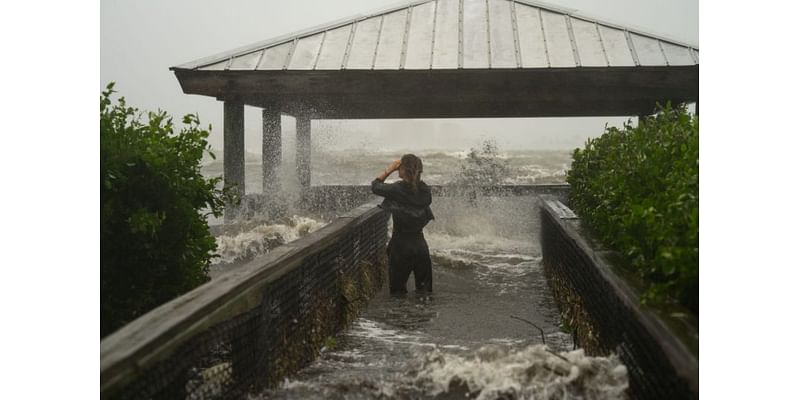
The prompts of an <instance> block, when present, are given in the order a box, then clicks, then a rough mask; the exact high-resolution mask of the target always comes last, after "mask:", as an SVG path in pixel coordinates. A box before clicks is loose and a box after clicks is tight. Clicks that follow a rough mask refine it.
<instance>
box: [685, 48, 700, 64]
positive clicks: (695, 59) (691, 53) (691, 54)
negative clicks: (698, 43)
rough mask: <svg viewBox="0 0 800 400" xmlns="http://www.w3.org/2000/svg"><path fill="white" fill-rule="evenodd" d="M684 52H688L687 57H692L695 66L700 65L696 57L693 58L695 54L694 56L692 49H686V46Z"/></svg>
mask: <svg viewBox="0 0 800 400" xmlns="http://www.w3.org/2000/svg"><path fill="white" fill-rule="evenodd" d="M686 51H688V52H689V56H691V57H692V61H694V63H695V64H700V63H699V62H698V61H697V57H695V54H694V49H693V48H691V47H688V46H687V47H686Z"/></svg>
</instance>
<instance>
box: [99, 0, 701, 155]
mask: <svg viewBox="0 0 800 400" xmlns="http://www.w3.org/2000/svg"><path fill="white" fill-rule="evenodd" d="M551 3H552V4H554V5H557V6H559V7H563V8H570V9H575V10H578V11H579V12H580V13H581V14H583V15H588V16H592V17H595V18H597V19H599V20H602V21H607V22H613V23H617V24H620V25H623V26H627V27H630V28H635V29H639V30H642V31H645V32H649V33H653V34H658V35H661V36H665V37H667V38H672V39H675V40H678V41H681V42H687V43H691V44H698V43H699V40H698V27H699V22H698V21H699V16H698V4H697V1H696V0H672V1H668V2H667V1H660V0H602V1H600V0H561V1H551ZM395 4H398V0H337V1H321V0H291V1H289V0H283V1H276V0H260V1H255V0H239V1H226V2H222V1H209V0H169V1H163V0H137V1H130V0H103V1H102V2H100V83H99V88H100V89H101V90H102V88H104V87H105V85H106V83H107V82H109V81H115V82H116V89H117V90H118V91H119V92H120V94H121V95H123V96H125V98H126V100H127V101H128V103H129V104H130V105H132V106H135V107H138V108H140V109H146V110H155V109H158V108H160V109H163V110H166V111H167V112H169V113H170V114H171V115H173V116H174V117H176V121H179V120H180V118H178V117H180V116H182V115H184V114H187V113H190V112H197V113H199V114H200V120H201V122H202V123H203V124H204V125H207V124H208V123H211V124H212V126H213V129H212V133H211V138H210V139H209V140H210V142H211V144H212V146H214V147H216V148H221V146H222V103H221V102H218V101H217V100H215V99H214V98H211V97H205V96H197V95H186V94H183V92H182V91H181V89H180V86H179V85H178V81H177V79H176V78H175V76H174V74H173V73H172V72H171V71H169V67H171V66H175V65H179V64H182V63H185V62H188V61H192V60H195V59H198V58H202V57H205V56H208V55H212V54H216V53H219V52H222V51H226V50H230V49H233V48H236V47H240V46H243V45H247V44H250V43H254V42H259V41H262V40H265V39H269V38H272V37H275V36H280V35H284V34H287V33H290V32H294V31H298V30H302V29H306V28H309V27H313V26H316V25H321V24H325V23H327V22H331V21H335V20H338V19H341V18H345V17H349V16H353V15H356V14H364V13H368V12H371V11H376V10H379V9H382V8H385V7H387V6H391V5H395ZM98 94H99V92H98ZM625 119H626V118H538V119H503V120H432V121H431V120H428V121H425V120H414V121H394V120H393V121H372V120H370V121H315V122H314V124H313V125H312V129H313V133H312V134H313V140H314V142H315V148H317V149H320V148H332V149H343V148H357V147H365V146H366V147H379V148H381V149H386V150H392V149H428V148H430V149H432V148H437V149H454V150H460V149H466V148H468V147H471V146H474V145H476V144H477V143H478V142H479V141H480V140H482V139H484V138H493V139H495V140H497V142H498V144H499V145H500V148H501V149H503V150H505V149H530V148H545V149H554V148H556V149H557V148H564V149H570V148H574V147H578V146H581V145H582V144H583V143H584V141H585V140H586V138H587V137H592V136H598V135H600V134H601V133H602V130H603V126H604V124H605V123H606V122H608V123H609V125H620V124H621V123H622V121H624V120H625ZM284 122H285V123H286V125H290V126H293V122H294V121H293V119H291V118H284ZM260 126H261V123H260V112H259V111H258V110H257V109H255V108H250V107H247V108H246V110H245V146H246V148H247V150H248V151H249V152H253V153H260V151H261V139H260V137H261V136H260V135H261V133H260ZM284 129H285V130H284V137H285V142H286V143H287V144H291V142H292V141H293V140H292V139H293V135H292V133H293V130H291V129H289V130H288V132H287V129H286V128H284ZM397 132H416V134H413V135H404V136H405V137H402V138H398V135H397Z"/></svg>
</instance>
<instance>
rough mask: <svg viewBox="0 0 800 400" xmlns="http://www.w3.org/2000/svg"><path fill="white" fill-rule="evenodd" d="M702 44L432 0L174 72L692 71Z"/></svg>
mask: <svg viewBox="0 0 800 400" xmlns="http://www.w3.org/2000/svg"><path fill="white" fill-rule="evenodd" d="M698 64H699V50H698V48H697V47H696V46H692V45H688V44H685V43H680V42H677V41H674V40H669V39H665V38H662V37H658V36H655V35H652V34H647V33H644V32H639V31H634V30H630V29H626V28H624V27H620V26H617V25H613V24H609V23H605V22H601V21H596V20H593V19H591V18H588V17H583V16H581V15H579V14H578V13H576V12H575V11H573V10H566V9H563V8H557V7H555V6H552V5H546V4H543V3H534V2H531V1H523V0H424V1H416V2H412V3H408V4H405V5H403V6H400V7H393V8H390V9H387V10H383V11H380V12H377V13H372V14H369V15H366V16H358V17H354V18H350V19H346V20H341V21H338V22H335V23H332V24H328V25H325V26H322V27H317V28H312V29H310V30H307V31H303V32H299V33H294V34H290V35H286V36H282V37H279V38H275V39H271V40H268V41H265V42H261V43H257V44H254V45H251V46H246V47H243V48H239V49H235V50H233V51H230V52H226V53H222V54H218V55H214V56H211V57H206V58H204V59H201V60H197V61H194V62H190V63H187V64H183V65H180V66H177V67H173V68H172V69H173V70H178V69H190V70H199V71H273V70H296V71H305V70H404V69H405V70H427V69H434V70H436V69H500V68H511V69H514V68H517V69H529V68H530V69H533V68H575V67H631V66H691V65H698Z"/></svg>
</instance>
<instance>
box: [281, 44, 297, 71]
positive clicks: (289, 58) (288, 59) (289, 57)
mask: <svg viewBox="0 0 800 400" xmlns="http://www.w3.org/2000/svg"><path fill="white" fill-rule="evenodd" d="M298 41H299V39H298V38H294V41H293V42H292V48H291V49H289V53H287V54H286V61H284V63H283V68H282V69H288V68H289V63H290V62H291V61H292V57H293V56H294V50H295V49H296V48H297V42H298Z"/></svg>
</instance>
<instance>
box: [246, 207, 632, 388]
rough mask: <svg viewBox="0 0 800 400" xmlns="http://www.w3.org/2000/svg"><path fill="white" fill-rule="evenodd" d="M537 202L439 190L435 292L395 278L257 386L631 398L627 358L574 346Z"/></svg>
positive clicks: (432, 240) (433, 235)
mask: <svg viewBox="0 0 800 400" xmlns="http://www.w3.org/2000/svg"><path fill="white" fill-rule="evenodd" d="M535 202H536V200H535V199H533V198H526V199H523V198H479V199H477V200H475V201H474V202H467V201H464V200H459V199H450V198H436V199H435V204H434V213H435V214H436V217H437V220H435V221H432V222H431V224H430V225H429V226H428V227H427V228H426V232H425V234H426V238H427V240H428V244H429V247H430V249H431V256H432V259H433V272H434V278H433V288H434V291H433V294H432V295H430V296H424V295H420V294H416V293H414V292H413V290H412V291H411V292H410V293H409V294H408V295H406V296H405V297H401V298H397V297H392V296H389V294H388V289H387V285H384V287H383V290H382V292H381V293H380V294H378V295H377V296H376V298H374V299H373V300H372V301H371V302H370V303H369V304H368V306H367V307H366V309H365V310H363V312H362V314H361V315H360V317H359V318H358V319H357V320H356V321H355V322H354V324H353V325H352V326H351V327H350V328H349V329H347V330H345V331H343V332H342V333H340V334H339V335H338V336H337V337H336V338H335V340H334V341H335V344H334V343H329V344H331V345H332V348H324V349H323V350H322V351H321V355H320V356H319V357H318V359H317V360H316V361H315V362H313V363H312V364H311V365H310V366H308V367H307V368H305V369H303V370H302V371H300V372H299V373H298V374H296V375H295V376H292V377H290V378H287V379H286V380H285V381H284V382H283V383H282V384H281V385H280V386H279V387H277V388H275V389H272V390H268V391H266V392H264V393H262V394H261V395H260V396H258V397H256V398H265V399H266V398H272V399H301V398H303V399H305V398H308V399H380V398H400V399H404V398H405V399H416V398H435V399H445V398H447V399H450V398H452V399H455V398H458V399H463V398H479V399H494V398H519V399H521V398H537V399H538V398H553V399H571V398H573V399H578V398H592V399H604V398H607V399H614V398H622V396H623V395H622V393H623V391H624V389H625V388H626V386H627V376H626V370H625V367H624V366H623V365H622V364H621V363H620V362H619V361H618V360H617V359H616V358H613V357H612V358H602V357H600V358H593V357H587V356H585V355H584V354H583V351H582V350H580V349H578V350H574V351H573V343H572V339H571V337H570V335H569V334H568V333H565V332H562V331H561V329H560V323H559V313H558V309H557V307H556V304H555V302H554V300H553V298H552V296H551V293H550V291H549V289H548V287H547V284H546V281H545V277H544V274H543V269H542V263H541V259H542V258H541V251H540V249H539V244H538V243H539V240H538V212H536V209H537V208H536V207H535V206H536V204H535ZM408 287H409V289H412V288H413V280H412V279H410V280H409V283H408ZM512 316H513V317H516V318H512ZM517 318H519V319H517ZM520 319H523V320H525V321H522V320H520ZM531 324H535V325H536V326H538V327H539V328H541V329H542V332H540V331H539V330H538V329H537V328H536V327H534V326H532V325H531ZM542 336H544V342H545V343H544V344H543V343H542Z"/></svg>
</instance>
